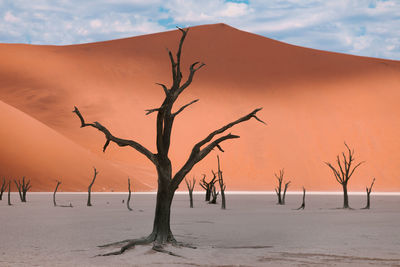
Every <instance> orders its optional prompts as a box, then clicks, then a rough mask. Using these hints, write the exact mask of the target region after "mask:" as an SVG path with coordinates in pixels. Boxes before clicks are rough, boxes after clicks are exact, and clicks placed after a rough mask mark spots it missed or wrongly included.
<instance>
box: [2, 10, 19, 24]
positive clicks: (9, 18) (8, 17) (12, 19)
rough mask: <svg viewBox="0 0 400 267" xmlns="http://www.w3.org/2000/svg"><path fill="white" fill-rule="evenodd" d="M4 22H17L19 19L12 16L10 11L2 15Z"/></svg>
mask: <svg viewBox="0 0 400 267" xmlns="http://www.w3.org/2000/svg"><path fill="white" fill-rule="evenodd" d="M4 20H5V21H6V22H11V23H13V22H19V18H17V17H16V16H14V15H13V14H12V13H11V11H7V12H6V14H5V15H4Z"/></svg>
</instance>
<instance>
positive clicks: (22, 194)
mask: <svg viewBox="0 0 400 267" xmlns="http://www.w3.org/2000/svg"><path fill="white" fill-rule="evenodd" d="M14 183H15V185H16V186H17V189H18V193H19V198H20V199H21V202H26V192H28V190H29V189H31V187H32V186H31V180H28V182H26V183H25V176H23V177H22V182H21V180H18V181H17V180H14Z"/></svg>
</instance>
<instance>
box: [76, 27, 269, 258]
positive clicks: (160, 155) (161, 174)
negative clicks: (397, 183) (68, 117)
mask: <svg viewBox="0 0 400 267" xmlns="http://www.w3.org/2000/svg"><path fill="white" fill-rule="evenodd" d="M178 29H179V31H180V33H181V39H180V42H179V45H178V49H177V52H176V56H174V55H173V53H172V52H171V51H168V56H169V59H170V63H171V74H172V81H171V83H170V87H169V88H168V87H167V86H166V85H165V84H158V85H160V87H161V88H162V89H163V93H164V99H163V100H162V103H161V104H160V106H158V107H156V108H151V109H147V110H146V115H149V114H153V113H154V114H156V149H157V151H156V152H152V151H150V150H149V149H148V148H146V147H144V146H143V145H142V144H140V143H139V142H136V141H134V140H127V139H122V138H118V137H116V136H114V135H113V134H112V133H111V132H110V131H109V130H108V129H107V128H106V127H105V126H103V125H102V124H100V123H99V122H93V123H87V122H85V119H84V117H83V116H82V114H81V112H80V111H79V110H78V108H77V107H75V108H74V111H73V112H74V113H75V114H76V115H77V116H78V118H79V120H80V122H81V127H93V128H95V129H97V130H99V131H100V132H102V133H103V134H104V136H105V138H106V142H105V144H104V146H103V151H105V150H106V149H107V147H108V146H109V144H110V143H111V142H113V143H115V144H116V145H118V146H121V147H125V146H127V147H131V148H133V149H135V150H136V151H138V152H139V153H141V154H142V155H144V156H145V157H146V158H147V159H148V160H149V161H150V162H151V163H153V164H154V166H155V168H156V170H157V179H158V182H157V184H158V189H157V197H156V198H157V200H156V207H155V216H154V221H153V230H152V232H151V233H150V234H149V235H148V236H147V237H146V238H143V239H130V240H129V239H127V240H124V241H122V242H117V244H125V245H123V246H122V247H121V248H120V249H119V250H118V251H114V252H110V253H106V254H102V255H103V256H109V255H118V254H122V253H123V252H124V251H126V250H127V249H129V248H131V247H133V246H135V245H138V244H149V243H153V250H155V251H159V252H164V253H168V252H166V251H165V250H164V249H163V246H164V245H165V244H171V243H172V244H176V243H177V241H176V239H175V237H174V236H173V234H172V230H171V227H170V222H171V220H170V218H171V204H172V200H173V198H174V194H175V191H176V190H177V189H178V187H179V185H180V184H181V182H182V181H183V179H184V178H185V177H186V175H187V174H188V173H189V172H190V171H191V170H192V169H193V167H194V166H195V165H196V164H197V163H198V162H200V161H201V160H203V159H204V158H205V157H206V156H207V155H208V154H209V153H210V152H211V151H213V150H214V149H220V150H222V148H221V144H222V143H223V142H224V141H227V140H232V139H236V138H239V136H238V135H234V134H231V133H226V131H227V130H229V129H231V128H232V127H233V126H235V125H237V124H240V123H243V122H245V121H248V120H250V119H255V120H257V121H259V122H263V121H261V120H260V119H259V118H258V117H257V113H258V112H259V111H260V110H261V108H257V109H254V110H253V111H252V112H250V113H248V114H247V115H245V116H243V117H240V118H238V119H236V120H234V121H232V122H230V123H227V124H225V125H224V126H222V127H220V128H218V129H216V130H214V131H212V132H210V133H209V134H208V135H207V136H206V137H205V138H203V139H201V140H199V141H198V142H197V143H195V144H194V146H193V147H192V150H191V151H190V153H189V155H188V157H187V160H186V161H185V162H184V163H183V165H182V166H181V167H180V168H179V169H177V171H176V172H173V171H172V170H173V166H172V162H171V159H170V157H169V151H170V145H171V137H172V130H173V125H174V122H175V121H176V119H177V118H178V115H180V114H181V112H183V111H184V110H185V109H186V108H188V107H189V106H191V105H193V104H194V103H196V102H198V99H195V100H193V101H191V102H189V103H187V104H185V105H183V106H181V107H179V108H178V109H176V111H173V110H174V104H175V103H177V102H176V101H177V100H178V98H179V96H180V95H181V94H182V93H183V92H184V91H185V90H186V89H187V88H188V87H189V86H190V85H191V83H192V81H193V78H194V76H195V73H196V72H197V71H198V70H200V69H201V68H202V67H203V66H205V64H203V63H200V62H194V63H193V64H191V65H190V66H189V69H188V71H187V72H186V73H187V78H186V79H185V80H183V73H182V68H181V67H182V65H181V54H182V48H183V43H184V40H185V38H186V35H187V32H188V29H181V28H178ZM113 245H115V244H113ZM168 254H170V255H171V252H170V253H168Z"/></svg>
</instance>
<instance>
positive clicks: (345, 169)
mask: <svg viewBox="0 0 400 267" xmlns="http://www.w3.org/2000/svg"><path fill="white" fill-rule="evenodd" d="M344 145H345V146H346V149H347V155H346V153H345V152H342V159H341V158H340V156H339V155H337V156H336V162H337V165H338V167H336V168H335V167H334V166H332V164H330V163H329V162H325V164H326V165H328V167H329V168H330V169H331V170H332V172H333V174H334V175H335V178H336V181H337V182H338V183H339V184H341V185H342V188H343V208H344V209H349V208H350V206H349V196H348V194H347V184H348V182H349V180H350V178H351V176H352V175H353V173H354V171H355V170H356V169H357V168H358V167H359V166H360V165H361V164H363V163H364V162H365V161H361V162H360V163H358V164H357V165H355V166H354V167H353V168H352V166H351V165H352V164H353V163H354V160H355V158H354V149H350V148H349V146H348V145H347V144H346V142H345V143H344Z"/></svg>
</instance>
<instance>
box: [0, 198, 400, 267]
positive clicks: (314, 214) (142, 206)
mask: <svg viewBox="0 0 400 267" xmlns="http://www.w3.org/2000/svg"><path fill="white" fill-rule="evenodd" d="M371 197H372V199H371V200H372V202H371V209H370V210H360V209H359V208H361V207H363V206H364V205H365V196H362V195H350V205H351V206H352V207H353V208H354V210H342V209H335V208H336V207H340V206H341V201H342V198H341V196H340V195H309V196H307V202H306V209H305V210H304V211H297V210H293V209H294V208H297V207H298V206H299V205H300V203H301V195H292V194H290V195H288V196H287V205H286V206H279V205H276V204H275V203H276V199H275V196H274V195H272V194H269V195H266V194H262V195H232V194H228V195H227V207H228V209H227V210H225V211H223V210H221V209H220V206H219V205H209V204H206V203H205V202H204V201H203V198H204V195H203V194H195V195H194V198H195V202H194V205H195V208H193V209H190V208H189V201H188V196H187V195H186V194H184V195H180V194H179V195H176V196H175V199H174V202H173V212H172V217H171V220H172V226H171V227H172V230H173V232H174V234H175V236H176V238H177V239H178V240H179V241H182V242H186V243H190V244H192V245H194V246H196V247H197V249H190V248H176V247H172V246H168V247H167V248H166V249H168V250H170V251H172V252H174V253H176V254H178V255H180V256H181V257H175V256H170V255H166V254H163V253H159V252H154V251H152V250H151V247H150V246H137V247H135V248H134V249H131V250H129V251H127V252H125V253H124V254H123V255H120V256H110V257H95V256H96V255H97V254H99V253H105V252H108V251H110V250H111V249H110V248H108V249H101V248H98V247H97V245H101V244H105V243H108V242H113V241H119V240H122V239H126V238H138V237H142V236H144V235H146V234H148V233H149V232H150V231H151V226H152V219H153V213H154V204H155V195H154V194H135V195H134V196H133V203H132V206H133V209H134V210H133V211H132V212H129V211H128V210H127V208H126V206H125V205H124V204H122V199H126V194H94V195H93V198H92V203H93V206H92V207H90V208H89V207H86V206H85V203H86V195H84V194H81V195H79V194H59V195H57V201H58V203H59V204H69V203H70V202H72V204H73V205H74V207H73V208H60V207H57V208H55V207H53V204H52V196H51V194H46V193H43V194H28V197H27V198H28V202H27V203H20V202H19V201H18V199H17V195H15V194H13V195H12V202H13V206H11V207H9V206H7V202H6V200H4V199H3V200H2V201H0V214H1V216H0V225H1V227H0V238H1V242H0V266H144V265H145V266H321V265H323V266H398V265H400V252H399V251H400V225H399V221H400V205H399V202H400V196H381V195H374V193H372V195H371Z"/></svg>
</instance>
